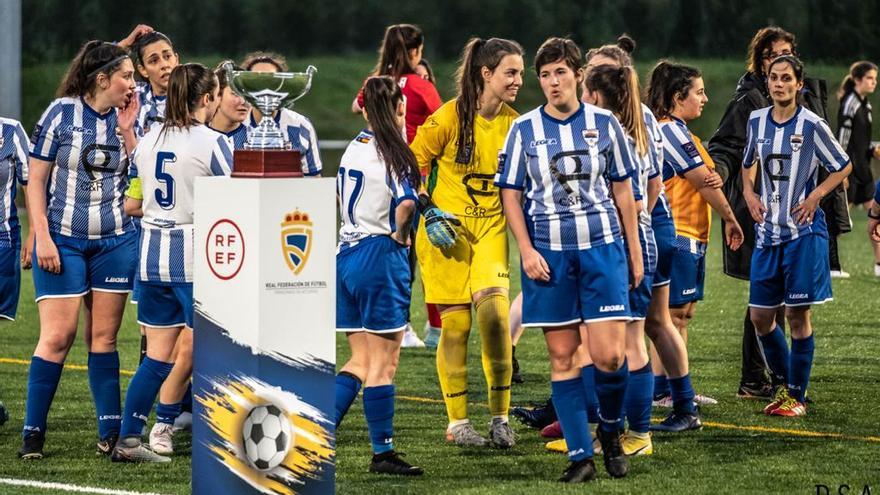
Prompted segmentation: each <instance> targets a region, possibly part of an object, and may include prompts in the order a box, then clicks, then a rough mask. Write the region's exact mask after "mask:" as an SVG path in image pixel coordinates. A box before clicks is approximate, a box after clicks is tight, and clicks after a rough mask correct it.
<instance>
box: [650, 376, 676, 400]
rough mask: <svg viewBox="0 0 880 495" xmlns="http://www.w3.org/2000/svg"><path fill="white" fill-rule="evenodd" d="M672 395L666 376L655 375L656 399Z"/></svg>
mask: <svg viewBox="0 0 880 495" xmlns="http://www.w3.org/2000/svg"><path fill="white" fill-rule="evenodd" d="M670 394H672V390H671V389H670V388H669V381H668V380H667V379H666V375H654V398H655V399H660V398H663V397H666V396H667V395H670Z"/></svg>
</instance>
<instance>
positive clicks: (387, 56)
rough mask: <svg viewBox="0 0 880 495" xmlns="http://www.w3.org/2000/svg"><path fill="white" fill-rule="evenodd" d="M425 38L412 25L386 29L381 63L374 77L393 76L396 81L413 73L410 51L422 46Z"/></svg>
mask: <svg viewBox="0 0 880 495" xmlns="http://www.w3.org/2000/svg"><path fill="white" fill-rule="evenodd" d="M424 43H425V36H424V35H423V34H422V30H421V29H419V28H418V27H417V26H414V25H412V24H395V25H393V26H388V28H386V29H385V36H384V37H383V38H382V46H380V47H379V62H378V63H376V67H375V68H373V74H372V75H374V76H391V77H393V78H394V80H395V81H396V80H398V79H400V77H401V76H403V75H405V74H410V73H412V72H413V69H412V67H410V66H409V51H410V50H413V49H416V48H418V47H420V46H422V45H423V44H424Z"/></svg>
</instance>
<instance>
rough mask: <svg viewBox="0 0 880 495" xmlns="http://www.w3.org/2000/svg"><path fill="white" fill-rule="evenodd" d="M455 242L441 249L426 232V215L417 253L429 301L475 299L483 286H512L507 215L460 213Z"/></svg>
mask: <svg viewBox="0 0 880 495" xmlns="http://www.w3.org/2000/svg"><path fill="white" fill-rule="evenodd" d="M459 220H461V225H460V226H459V227H458V238H457V239H456V242H455V245H454V246H452V247H451V248H449V249H445V250H441V249H440V248H438V247H435V246H434V245H433V244H431V241H429V240H428V236H427V234H426V233H425V222H424V218H423V219H421V220H420V221H419V230H418V234H416V255H417V256H418V259H419V269H420V270H421V273H422V282H423V283H424V285H425V302H428V303H433V304H466V303H471V296H472V295H473V294H474V293H476V292H479V291H481V290H483V289H488V288H492V287H502V288H504V289H507V288H508V287H509V286H510V268H509V266H508V245H507V221H506V220H505V219H504V216H503V215H493V216H490V217H482V218H475V217H459Z"/></svg>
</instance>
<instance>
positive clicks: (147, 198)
mask: <svg viewBox="0 0 880 495" xmlns="http://www.w3.org/2000/svg"><path fill="white" fill-rule="evenodd" d="M219 101H220V96H219V88H218V83H217V77H216V76H215V75H214V73H213V72H212V71H211V70H210V69H207V68H205V67H204V66H202V65H200V64H185V65H180V66H178V67H176V68H175V69H174V70H173V71H172V72H171V77H170V80H169V84H168V104H167V106H166V111H165V122H164V123H163V124H162V125H161V126H160V127H154V128H153V129H152V130H151V131H150V132H149V133H147V134H146V135H145V136H144V137H143V138H142V139H141V141H140V143H138V147H137V149H135V151H134V155H133V166H132V171H131V175H132V176H133V177H140V179H141V187H142V189H143V190H144V191H145V192H146V193H145V194H144V195H143V196H144V199H143V203H142V204H140V205H138V204H134V205H131V202H132V201H131V200H130V202H129V204H128V205H127V208H132V206H134V207H137V208H140V209H141V210H142V212H143V217H142V219H141V226H142V230H141V239H140V251H141V257H140V261H139V267H138V270H137V277H138V278H139V280H140V284H141V287H140V300H139V301H138V322H139V323H141V324H142V325H144V326H145V327H146V331H147V341H148V345H147V356H146V358H145V359H144V360H143V362H142V363H141V365H140V366H138V369H137V372H136V373H135V376H134V378H132V380H131V383H130V384H129V387H128V392H127V393H126V397H125V413H124V415H123V421H122V428H121V431H120V438H119V442H118V443H117V444H116V447H115V448H114V449H113V454H112V456H111V457H112V459H113V461H115V462H167V461H169V460H170V459H169V458H167V457H164V456H161V455H159V454H157V453H155V452H153V451H152V450H151V449H149V448H147V447H146V446H144V445H142V444H141V438H140V435H141V429H142V428H143V426H144V423H145V419H146V417H147V416H149V413H150V409H151V408H152V406H153V401H154V400H155V399H156V395H157V394H158V392H159V388H160V387H161V386H162V383H163V382H164V381H165V380H166V378H169V382H173V383H171V385H174V386H175V387H174V388H175V389H176V390H178V391H179V393H178V397H177V402H179V401H180V397H181V396H182V395H183V392H184V391H185V390H186V384H187V383H188V382H189V376H188V373H189V372H191V371H192V369H191V367H192V364H191V363H192V325H193V302H192V257H193V252H192V249H193V248H192V242H193V241H192V239H193V209H192V207H193V185H194V181H195V178H196V177H203V176H216V175H229V173H230V171H231V161H232V147H231V143H230V142H229V140H228V139H227V138H226V137H225V136H223V135H220V134H218V133H217V132H215V131H213V130H211V129H209V128H208V127H207V126H206V125H205V122H206V121H207V120H208V118H209V117H210V116H211V115H213V114H214V112H216V110H217V105H218V104H219ZM138 165H140V167H138ZM163 260H164V261H163ZM181 260H182V261H183V262H182V263H178V262H179V261H181ZM181 333H183V334H184V337H183V338H182V339H180V341H178V336H179V335H180V334H181ZM175 349H176V350H177V357H176V359H178V360H180V359H183V360H185V361H186V362H187V363H190V364H189V365H188V366H189V369H180V371H179V372H178V373H177V375H179V376H178V377H177V378H176V379H175V378H174V377H169V374H170V373H171V371H172V367H174V368H175V369H179V368H180V367H175V362H174V361H175ZM159 413H160V414H161V411H160V412H159Z"/></svg>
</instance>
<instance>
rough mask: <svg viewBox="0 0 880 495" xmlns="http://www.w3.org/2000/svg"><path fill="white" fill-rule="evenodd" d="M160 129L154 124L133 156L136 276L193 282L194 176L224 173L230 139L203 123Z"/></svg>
mask: <svg viewBox="0 0 880 495" xmlns="http://www.w3.org/2000/svg"><path fill="white" fill-rule="evenodd" d="M163 129H164V125H163V126H157V127H154V128H153V129H152V130H151V131H150V132H148V133H147V135H146V136H144V137H143V139H141V140H140V142H138V145H137V148H135V150H134V154H133V160H132V161H133V165H132V176H133V177H140V179H141V183H142V188H143V193H144V200H143V201H144V202H143V212H144V216H143V218H142V219H141V241H140V263H139V268H138V279H139V280H141V281H144V282H154V283H157V282H158V283H166V284H182V283H192V280H193V278H192V276H193V275H192V269H193V205H194V201H193V189H194V183H195V179H196V177H210V176H216V175H229V174H230V173H231V171H232V142H231V141H230V140H229V138H227V137H226V136H224V135H222V134H220V133H218V132H216V131H213V130H211V129H209V128H208V127H207V126H205V125H195V126H192V127H190V128H189V129H181V128H177V127H169V128H168V129H167V130H166V131H165V132H164V133H163V132H162V130H163Z"/></svg>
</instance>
